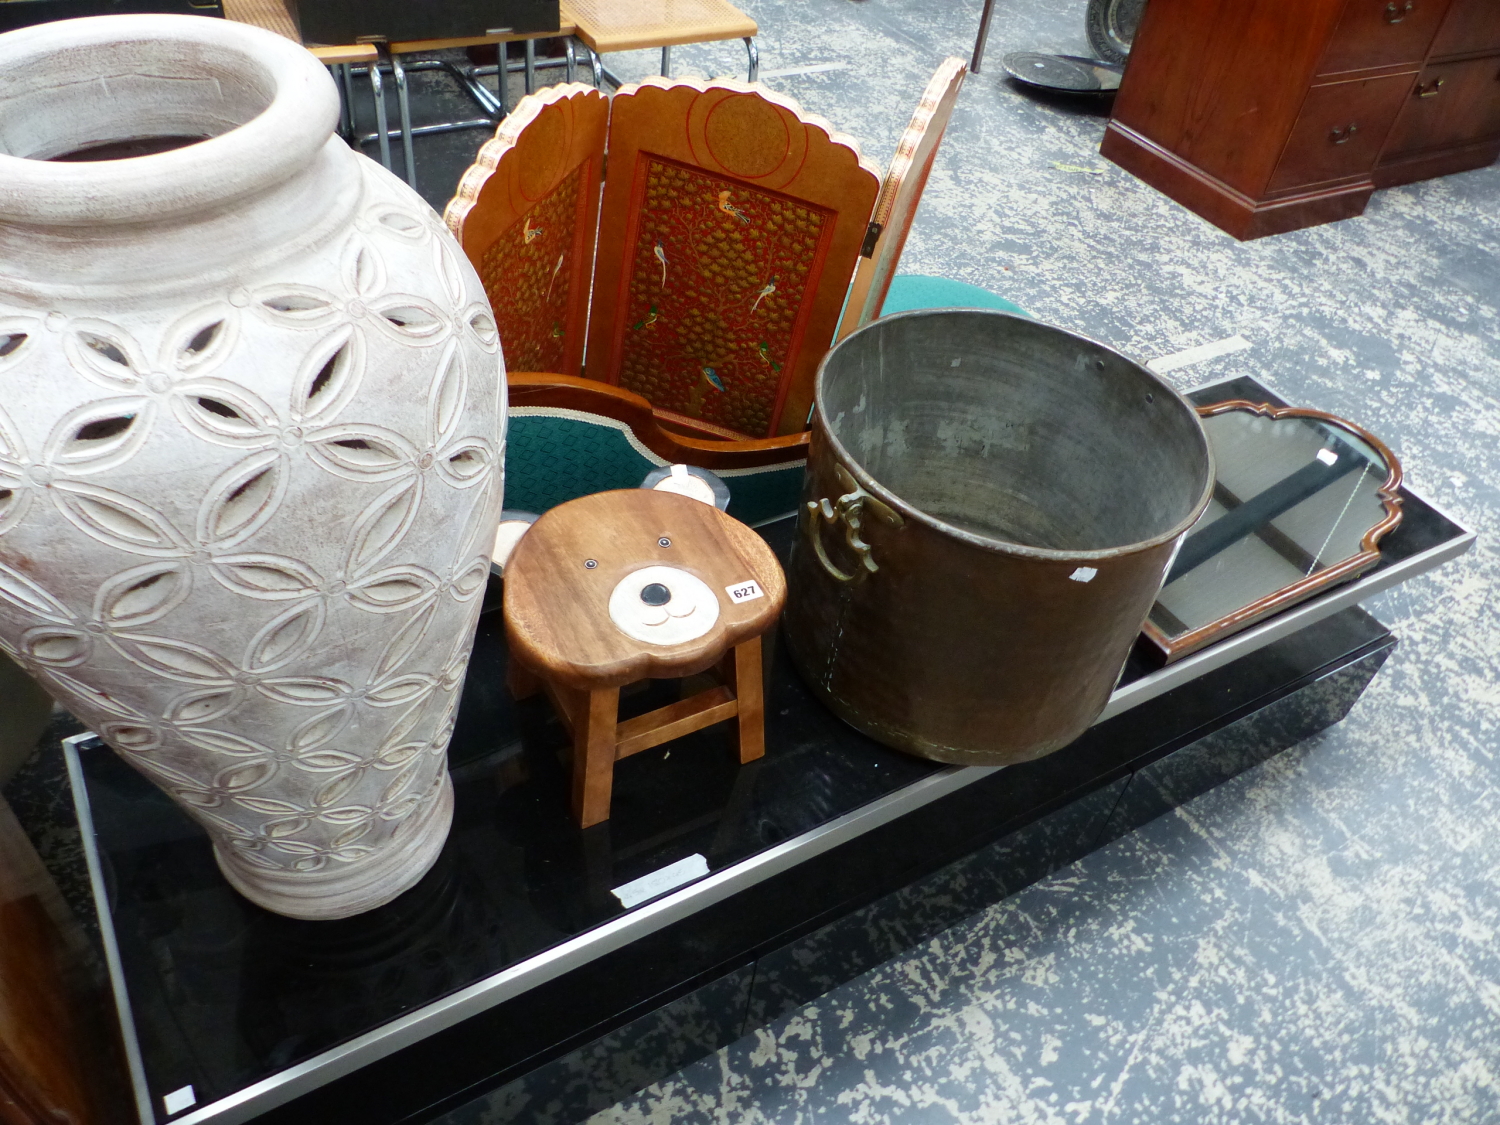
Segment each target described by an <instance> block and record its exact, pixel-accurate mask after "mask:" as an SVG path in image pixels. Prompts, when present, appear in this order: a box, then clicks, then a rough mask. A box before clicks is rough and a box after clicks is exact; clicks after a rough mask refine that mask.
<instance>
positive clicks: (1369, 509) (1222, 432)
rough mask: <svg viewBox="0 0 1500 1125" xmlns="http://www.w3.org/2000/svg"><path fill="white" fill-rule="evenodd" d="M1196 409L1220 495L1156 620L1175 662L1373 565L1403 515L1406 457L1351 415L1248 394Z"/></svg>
mask: <svg viewBox="0 0 1500 1125" xmlns="http://www.w3.org/2000/svg"><path fill="white" fill-rule="evenodd" d="M1198 410H1199V414H1200V415H1201V416H1202V419H1203V428H1204V430H1205V431H1206V432H1207V434H1208V440H1209V445H1210V446H1211V447H1212V449H1213V454H1214V462H1215V466H1216V476H1215V481H1214V493H1213V499H1212V500H1211V501H1210V502H1209V506H1208V508H1207V509H1206V510H1205V511H1204V513H1203V515H1202V517H1201V518H1200V519H1199V520H1198V522H1197V523H1196V524H1194V525H1193V527H1192V529H1191V530H1190V531H1189V532H1188V534H1187V536H1186V537H1185V538H1184V539H1183V542H1182V547H1181V549H1180V550H1179V551H1178V554H1177V557H1176V559H1175V560H1174V562H1173V564H1172V567H1171V569H1170V571H1169V572H1168V574H1167V580H1166V582H1165V584H1164V585H1163V587H1162V590H1161V593H1160V594H1158V595H1157V601H1156V604H1155V605H1154V606H1153V607H1152V609H1151V614H1150V616H1149V618H1148V619H1147V624H1146V635H1147V636H1148V637H1149V638H1150V639H1151V640H1152V641H1153V642H1155V643H1156V645H1157V646H1158V647H1159V648H1161V649H1162V650H1163V651H1164V652H1165V653H1166V654H1167V659H1168V660H1173V659H1176V658H1178V657H1180V656H1185V655H1186V654H1187V653H1189V652H1192V651H1195V650H1196V649H1199V648H1202V647H1203V646H1204V645H1206V644H1208V643H1210V642H1211V641H1215V640H1218V639H1220V638H1221V637H1224V636H1227V635H1229V634H1230V633H1233V632H1236V631H1238V630H1239V629H1241V628H1244V627H1245V626H1247V625H1250V624H1251V623H1253V622H1255V621H1258V620H1260V619H1261V618H1263V617H1266V616H1268V615H1269V614H1271V613H1274V612H1276V611H1277V610H1280V609H1284V608H1286V607H1288V606H1290V605H1293V604H1295V603H1297V602H1299V601H1301V600H1303V599H1304V598H1306V597H1309V596H1311V595H1312V594H1313V593H1315V592H1317V591H1318V590H1321V589H1323V588H1324V587H1326V586H1329V585H1332V584H1334V583H1336V582H1339V581H1343V580H1345V579H1348V578H1352V577H1354V576H1355V575H1357V574H1359V573H1360V572H1361V571H1363V570H1365V569H1367V568H1368V567H1370V566H1372V565H1374V563H1375V562H1376V561H1377V560H1378V559H1379V557H1380V551H1379V547H1378V546H1377V545H1376V544H1377V543H1378V541H1379V539H1380V537H1381V536H1383V535H1384V534H1385V533H1386V532H1388V531H1389V530H1390V529H1391V528H1393V527H1395V526H1396V524H1397V523H1398V522H1399V521H1400V519H1401V509H1400V501H1399V499H1398V498H1397V495H1396V490H1397V489H1398V488H1399V487H1400V483H1401V466H1400V464H1399V462H1397V460H1396V458H1395V456H1394V455H1393V454H1392V453H1391V452H1390V450H1389V449H1387V448H1386V447H1385V446H1384V445H1383V444H1382V443H1381V442H1380V441H1379V439H1377V438H1375V437H1374V436H1373V435H1372V434H1370V433H1368V432H1366V431H1365V430H1362V429H1361V428H1359V427H1358V426H1355V425H1354V424H1353V423H1350V422H1346V421H1344V420H1343V419H1340V418H1335V417H1334V416H1332V415H1330V414H1324V413H1323V412H1321V411H1315V410H1302V409H1298V408H1295V407H1272V406H1269V405H1265V404H1257V403H1251V402H1243V401H1232V402H1222V403H1216V404H1214V405H1211V406H1202V407H1199V408H1198Z"/></svg>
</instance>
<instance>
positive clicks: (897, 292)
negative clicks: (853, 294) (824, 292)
mask: <svg viewBox="0 0 1500 1125" xmlns="http://www.w3.org/2000/svg"><path fill="white" fill-rule="evenodd" d="M909 309H999V310H1001V311H1002V312H1008V313H1016V314H1017V315H1018V316H1030V315H1031V314H1030V313H1029V312H1027V311H1026V310H1025V309H1023V308H1022V307H1021V306H1020V305H1016V304H1012V303H1011V302H1010V301H1007V300H1006V299H1005V298H1004V297H998V296H996V295H995V294H994V293H991V292H990V291H989V290H988V289H981V288H979V286H977V285H970V284H969V283H968V282H967V281H954V280H953V279H952V278H951V277H929V276H928V275H926V274H920V273H899V274H897V275H896V276H895V277H893V278H892V279H891V287H890V290H889V291H888V292H887V293H886V297H885V304H883V305H881V306H880V315H881V316H886V315H888V314H890V313H896V312H906V311H907V310H909Z"/></svg>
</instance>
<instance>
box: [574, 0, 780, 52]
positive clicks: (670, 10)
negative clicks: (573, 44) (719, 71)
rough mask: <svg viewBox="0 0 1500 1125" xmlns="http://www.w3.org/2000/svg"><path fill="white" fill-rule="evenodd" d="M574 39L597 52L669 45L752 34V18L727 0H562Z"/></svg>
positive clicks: (755, 29)
mask: <svg viewBox="0 0 1500 1125" xmlns="http://www.w3.org/2000/svg"><path fill="white" fill-rule="evenodd" d="M562 8H563V11H564V13H565V16H566V18H569V19H571V20H573V22H574V23H575V24H576V25H577V31H576V32H575V34H577V36H578V38H580V39H582V40H583V41H584V42H585V43H587V44H588V45H589V46H590V47H592V48H593V49H594V50H596V51H598V52H600V53H601V54H602V53H603V52H605V51H634V50H637V49H639V48H642V47H675V46H677V45H679V44H682V43H712V42H716V41H717V40H720V39H744V38H745V37H746V36H753V35H757V34H759V32H760V29H759V28H758V27H756V25H755V21H754V20H753V19H751V18H750V17H749V16H747V15H746V14H745V13H744V12H742V11H740V10H739V9H738V8H736V7H735V6H734V5H733V4H731V3H729V0H564V3H563V4H562Z"/></svg>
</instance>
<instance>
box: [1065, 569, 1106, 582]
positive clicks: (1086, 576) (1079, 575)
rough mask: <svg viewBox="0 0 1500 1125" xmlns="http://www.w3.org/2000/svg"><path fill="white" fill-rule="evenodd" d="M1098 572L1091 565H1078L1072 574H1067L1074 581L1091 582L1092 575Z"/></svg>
mask: <svg viewBox="0 0 1500 1125" xmlns="http://www.w3.org/2000/svg"><path fill="white" fill-rule="evenodd" d="M1098 573H1099V572H1098V571H1097V570H1095V569H1094V568H1093V567H1091V566H1080V567H1079V568H1078V569H1077V570H1075V571H1074V572H1073V573H1072V574H1070V575H1068V577H1069V578H1071V579H1072V580H1073V581H1074V582H1092V581H1093V580H1094V575H1096V574H1098Z"/></svg>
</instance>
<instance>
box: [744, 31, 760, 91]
mask: <svg viewBox="0 0 1500 1125" xmlns="http://www.w3.org/2000/svg"><path fill="white" fill-rule="evenodd" d="M745 53H746V54H747V55H749V56H750V77H749V78H748V79H747V81H750V82H754V81H756V80H757V79H759V78H760V48H759V47H757V46H756V45H755V36H753V35H747V36H745Z"/></svg>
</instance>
